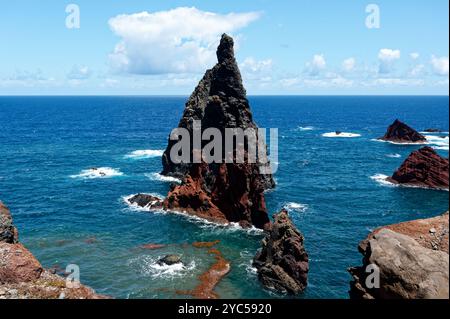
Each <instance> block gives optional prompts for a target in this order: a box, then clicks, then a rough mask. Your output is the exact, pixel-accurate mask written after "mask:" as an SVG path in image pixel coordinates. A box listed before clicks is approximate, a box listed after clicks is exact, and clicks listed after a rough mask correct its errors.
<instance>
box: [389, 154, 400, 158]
mask: <svg viewBox="0 0 450 319" xmlns="http://www.w3.org/2000/svg"><path fill="white" fill-rule="evenodd" d="M386 157H390V158H400V157H402V156H401V155H400V154H397V153H395V154H386Z"/></svg>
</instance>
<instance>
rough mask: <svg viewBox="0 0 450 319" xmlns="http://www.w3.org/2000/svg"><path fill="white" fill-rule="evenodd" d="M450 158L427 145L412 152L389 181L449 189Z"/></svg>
mask: <svg viewBox="0 0 450 319" xmlns="http://www.w3.org/2000/svg"><path fill="white" fill-rule="evenodd" d="M448 169H449V167H448V158H444V157H442V156H440V155H439V154H438V153H436V152H435V151H434V150H433V149H432V148H431V147H429V146H425V147H422V148H421V149H419V150H417V151H414V152H412V153H411V154H410V155H409V156H408V158H407V159H406V160H405V161H404V162H403V164H402V165H401V166H400V168H399V169H398V170H397V171H395V173H394V175H392V177H390V178H389V181H391V182H393V183H397V184H403V185H407V186H408V185H409V186H419V187H427V188H435V189H448V188H449V181H448V178H449V176H448Z"/></svg>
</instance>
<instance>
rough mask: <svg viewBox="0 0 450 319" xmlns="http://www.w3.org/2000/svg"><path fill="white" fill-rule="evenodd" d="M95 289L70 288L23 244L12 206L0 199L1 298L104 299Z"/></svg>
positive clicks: (84, 287)
mask: <svg viewBox="0 0 450 319" xmlns="http://www.w3.org/2000/svg"><path fill="white" fill-rule="evenodd" d="M100 298H104V297H103V296H100V295H97V294H96V293H95V292H94V291H93V290H92V289H91V288H89V287H86V286H83V285H79V286H78V287H77V288H75V287H74V288H68V287H67V286H66V280H65V279H64V278H62V277H60V276H58V275H55V274H52V273H51V272H50V271H48V270H46V269H44V268H43V267H42V266H41V264H40V263H39V261H38V260H37V259H36V258H35V257H34V256H33V254H32V253H31V252H30V251H29V250H28V249H26V248H25V247H24V246H23V245H22V244H20V243H19V238H18V232H17V229H16V227H14V224H13V220H12V217H11V214H10V212H9V210H8V208H7V207H6V206H5V205H3V203H2V202H0V299H100Z"/></svg>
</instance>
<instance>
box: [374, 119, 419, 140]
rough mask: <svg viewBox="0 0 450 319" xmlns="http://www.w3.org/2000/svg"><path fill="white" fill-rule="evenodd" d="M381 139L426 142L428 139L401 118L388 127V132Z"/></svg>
mask: <svg viewBox="0 0 450 319" xmlns="http://www.w3.org/2000/svg"><path fill="white" fill-rule="evenodd" d="M380 140H383V141H390V142H395V143H424V142H426V141H427V139H426V138H425V136H423V135H422V134H420V133H419V132H417V131H416V130H415V129H413V128H411V127H409V126H408V125H406V124H405V123H403V122H401V121H399V120H395V121H394V123H392V124H391V125H390V126H389V127H388V129H387V132H386V134H385V135H384V136H383V137H381V138H380Z"/></svg>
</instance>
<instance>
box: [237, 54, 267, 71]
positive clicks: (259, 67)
mask: <svg viewBox="0 0 450 319" xmlns="http://www.w3.org/2000/svg"><path fill="white" fill-rule="evenodd" d="M240 68H241V71H242V72H248V73H262V72H267V71H270V70H271V69H272V60H271V59H267V60H259V61H257V60H255V59H254V58H252V57H249V58H246V59H245V60H244V62H242V63H241V65H240Z"/></svg>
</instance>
